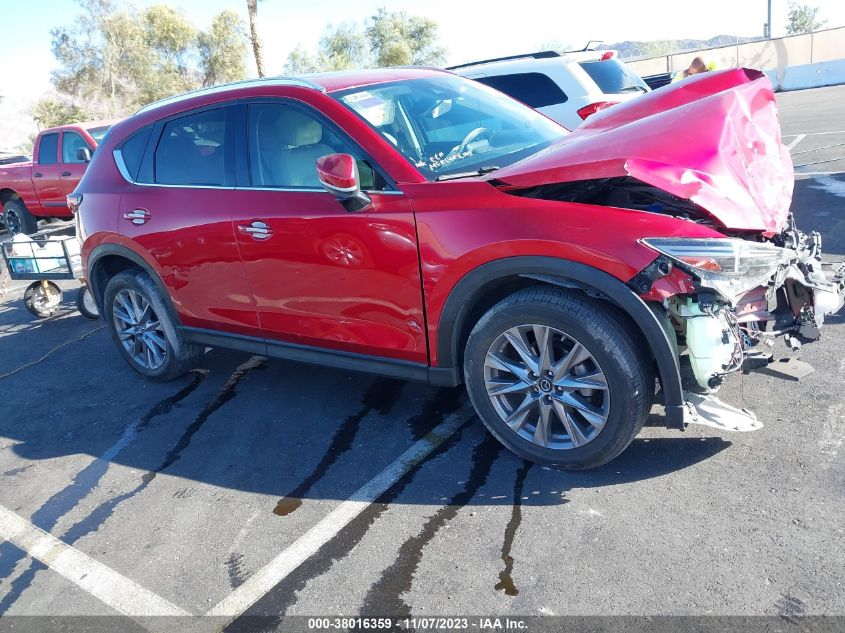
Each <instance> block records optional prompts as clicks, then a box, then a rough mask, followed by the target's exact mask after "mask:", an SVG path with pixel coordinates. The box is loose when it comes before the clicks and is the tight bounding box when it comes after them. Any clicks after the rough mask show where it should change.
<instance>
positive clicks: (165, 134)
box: [153, 108, 234, 186]
mask: <svg viewBox="0 0 845 633" xmlns="http://www.w3.org/2000/svg"><path fill="white" fill-rule="evenodd" d="M228 119H229V109H228V108H217V109H214V110H204V111H202V112H196V113H194V114H189V115H187V116H183V117H180V118H178V119H173V120H171V121H168V122H167V123H166V124H165V125H164V129H163V130H162V133H161V138H160V139H159V142H158V146H157V147H156V151H155V157H154V167H153V174H154V175H153V177H154V181H155V182H156V183H157V184H164V185H185V186H192V185H206V186H223V185H227V184H233V181H234V178H233V177H230V176H229V174H230V173H232V170H231V169H230V168H227V162H228V161H227V152H229V150H228V148H229V147H230V145H231V143H230V142H229V141H228V139H229V137H230V136H231V134H230V131H231V130H230V128H231V126H230V125H229V124H228Z"/></svg>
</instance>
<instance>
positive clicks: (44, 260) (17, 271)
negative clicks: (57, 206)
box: [0, 233, 100, 319]
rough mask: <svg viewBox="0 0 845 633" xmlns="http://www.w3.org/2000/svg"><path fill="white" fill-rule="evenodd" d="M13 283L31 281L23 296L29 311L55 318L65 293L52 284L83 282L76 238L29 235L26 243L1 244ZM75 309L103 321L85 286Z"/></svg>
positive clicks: (77, 297)
mask: <svg viewBox="0 0 845 633" xmlns="http://www.w3.org/2000/svg"><path fill="white" fill-rule="evenodd" d="M0 246H2V252H3V261H4V263H5V265H6V268H7V269H8V275H9V278H10V279H13V280H17V281H30V280H31V281H32V283H31V284H30V285H29V287H28V288H27V289H26V292H25V293H24V303H25V304H26V309H27V310H29V311H30V312H31V313H32V314H34V315H35V316H37V317H41V318H45V317H48V316H51V315H53V314H55V312H56V311H57V310H58V309H59V306H60V305H61V303H62V299H63V295H62V290H61V288H59V286H58V285H57V284H56V283H55V282H54V281H53V280H59V279H80V273H81V272H82V260H81V258H80V256H79V247H78V242H77V240H76V236H64V237H53V236H48V235H44V234H38V233H36V234H35V235H30V236H29V237H28V239H25V240H20V239H16V240H11V241H7V242H4V243H3V244H0ZM76 307H77V309H78V310H79V312H80V313H81V314H82V316H84V317H86V318H88V319H98V318H99V317H100V314H99V311H98V310H97V304H96V302H95V301H94V298H93V296H92V295H91V292H90V291H89V290H88V287H87V286H86V285H85V283H84V282H81V287H80V288H79V290H78V291H77V294H76Z"/></svg>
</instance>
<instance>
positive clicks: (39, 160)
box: [0, 121, 114, 233]
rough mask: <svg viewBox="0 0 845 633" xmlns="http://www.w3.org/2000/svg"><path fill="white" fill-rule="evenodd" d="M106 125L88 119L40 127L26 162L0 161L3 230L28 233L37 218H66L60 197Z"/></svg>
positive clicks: (75, 180) (78, 173) (74, 181)
mask: <svg viewBox="0 0 845 633" xmlns="http://www.w3.org/2000/svg"><path fill="white" fill-rule="evenodd" d="M112 123H114V121H93V122H90V123H74V124H71V125H62V126H59V127H54V128H50V129H48V130H44V131H43V132H41V133H39V134H38V137H37V138H36V139H35V146H34V148H33V156H32V160H31V161H28V162H23V163H14V164H11V165H0V203H2V205H3V223H4V224H5V225H6V228H7V229H8V230H9V232H11V233H34V232H35V231H36V230H37V228H38V218H47V217H70V215H71V212H70V210H69V209H68V207H67V203H66V202H65V196H67V194H69V193H71V192H72V191H73V190H74V189H75V188H76V185H77V184H78V183H79V181H80V179H81V178H82V174H83V173H84V172H85V168H86V167H87V166H88V161H90V160H91V154H93V153H94V150H95V149H96V148H97V144H98V143H99V142H100V141H102V140H103V137H104V136H105V135H106V132H107V131H108V129H109V127H111V125H112Z"/></svg>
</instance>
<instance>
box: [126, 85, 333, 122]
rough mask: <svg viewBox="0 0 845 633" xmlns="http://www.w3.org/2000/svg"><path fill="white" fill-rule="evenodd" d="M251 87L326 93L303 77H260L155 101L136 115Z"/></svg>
mask: <svg viewBox="0 0 845 633" xmlns="http://www.w3.org/2000/svg"><path fill="white" fill-rule="evenodd" d="M250 85H274V86H301V87H303V88H313V89H314V90H319V91H321V92H325V89H324V88H323V87H322V86H318V85H317V84H315V83H314V82H313V81H309V80H307V79H304V78H302V77H284V76H278V77H259V78H258V79H241V80H240V81H232V82H229V83H225V84H219V85H216V86H208V87H206V88H198V89H197V90H190V91H188V92H182V93H180V94H177V95H173V96H172V97H165V98H164V99H159V100H158V101H153V102H152V103H148V104H147V105H145V106H142V107H141V108H139V109H138V110H137V111H136V112H135V114H140V113H141V112H148V111H150V110H154V109H156V108H159V107H161V106H165V105H168V104H171V103H178V102H180V101H184V100H185V99H190V98H191V97H196V96H199V95H205V94H214V93H216V92H222V91H224V90H228V89H229V88H236V87H238V86H244V87H246V86H250Z"/></svg>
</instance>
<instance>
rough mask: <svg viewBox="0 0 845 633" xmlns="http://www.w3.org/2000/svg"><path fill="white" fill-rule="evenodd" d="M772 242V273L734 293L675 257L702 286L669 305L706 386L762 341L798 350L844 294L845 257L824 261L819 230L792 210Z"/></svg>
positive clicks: (709, 387) (714, 385) (695, 370)
mask: <svg viewBox="0 0 845 633" xmlns="http://www.w3.org/2000/svg"><path fill="white" fill-rule="evenodd" d="M771 246H772V247H773V248H772V255H773V256H774V257H775V258H777V259H776V260H774V265H773V266H772V268H771V269H770V270H769V271H768V277H767V278H766V279H764V280H761V283H760V285H757V286H755V287H754V288H751V289H749V290H745V291H743V292H741V293H737V294H735V295H731V294H730V293H729V292H727V290H728V288H727V287H720V286H719V285H718V284H717V283H712V282H711V283H708V279H707V274H706V273H705V274H703V275H702V274H701V273H700V272H699V271H696V270H695V267H694V266H684V260H683V258H682V259H681V260H680V261H678V262H676V263H677V264H678V265H680V266H681V267H684V268H686V269H687V271H688V272H690V273H691V274H692V275H693V276H694V277H696V278H698V279H697V284H698V285H699V291H698V293H697V294H696V295H692V296H691V295H676V296H673V297H671V298H669V299H667V300H666V301H665V305H664V307H665V309H666V312H667V315H668V316H669V319H670V323H671V325H672V327H673V330H674V331H675V333H676V335H677V339H678V342H679V345H681V346H682V347H685V348H686V352H687V354H688V356H689V359H690V364H691V366H692V370H693V374H694V375H695V379H696V382H697V383H698V385H699V387H700V388H701V389H703V390H705V391H707V392H714V391H715V390H716V389H718V387H719V386H720V385H721V382H722V380H723V378H724V376H725V375H727V374H729V373H731V372H734V371H738V370H740V369H741V368H743V365H744V363H745V361H746V359H747V358H748V357H749V354H750V353H751V350H752V348H754V347H755V346H756V345H757V344H759V343H761V342H769V344H771V341H772V340H774V338H776V337H784V338H785V339H786V342H787V345H788V346H790V347H792V348H793V349H797V348H798V347H799V346H800V344H801V343H802V342H808V341H814V340H816V339H818V338H819V337H820V335H821V332H820V328H821V326H822V325H823V323H824V318H825V316H826V315H829V314H833V313H835V312H837V311H838V310H839V309H840V308H841V307H842V305H843V301H845V264H842V263H838V264H823V263H822V259H821V236H820V235H819V234H818V233H813V234H811V235H806V234H804V233H802V232H801V231H800V230H798V229H797V228H796V227H795V224H794V221H793V218H792V215H790V216H789V222H788V225H787V228H786V229H785V230H784V231H783V232H782V233H781V234H779V235H777V236H775V237H774V238H773V239H772V241H771ZM667 254H668V253H667ZM697 263H699V264H700V265H702V262H697ZM703 265H707V262H704V263H703ZM757 274H758V273H755V274H753V275H752V276H751V278H752V279H753V278H755V277H756V276H757Z"/></svg>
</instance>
